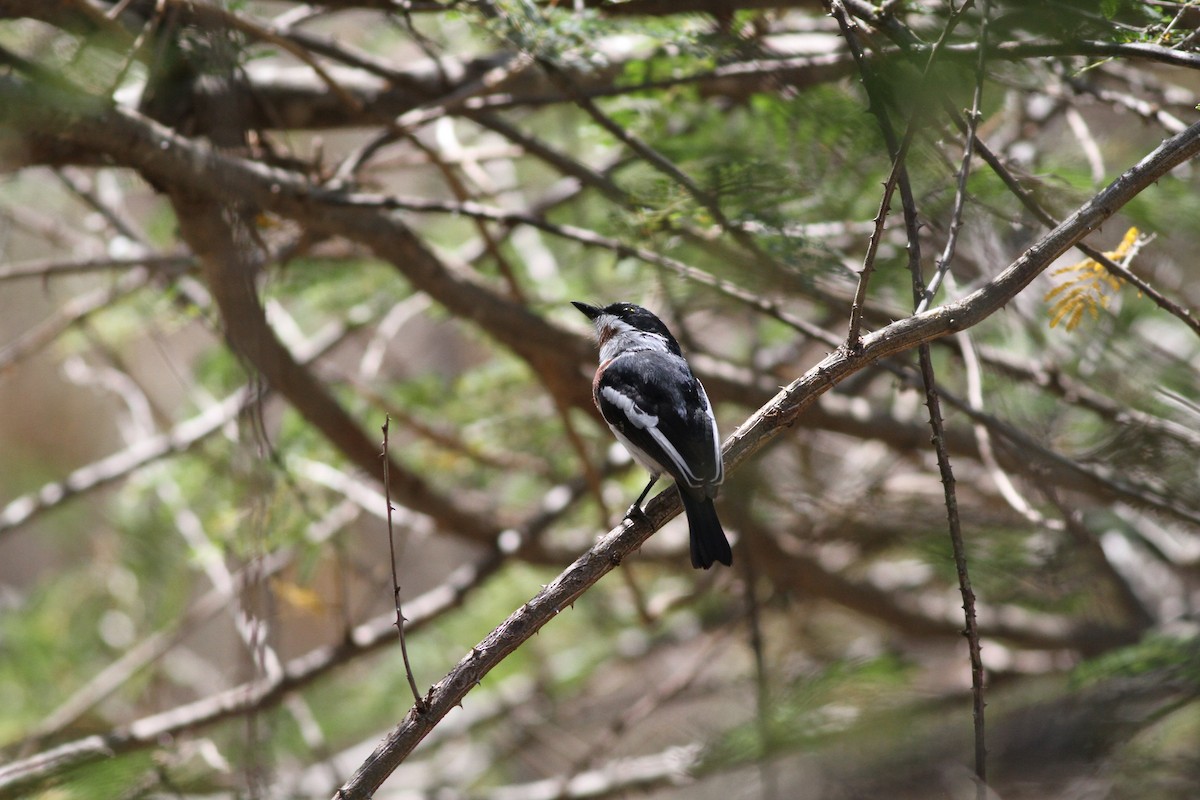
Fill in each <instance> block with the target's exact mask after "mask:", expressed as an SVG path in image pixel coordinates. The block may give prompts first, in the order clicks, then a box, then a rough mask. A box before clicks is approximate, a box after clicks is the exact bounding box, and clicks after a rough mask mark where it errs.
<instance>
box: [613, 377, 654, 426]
mask: <svg viewBox="0 0 1200 800" xmlns="http://www.w3.org/2000/svg"><path fill="white" fill-rule="evenodd" d="M600 394H601V395H603V396H604V399H605V400H607V401H608V402H610V403H612V404H613V405H614V406H616V407H617V408H618V409H620V411H621V413H622V414H624V415H625V417H626V418H627V419H628V420H629V421H630V422H632V423H633V424H634V425H636V426H637V427H639V428H641V429H642V430H646V429H655V428H657V427H658V417H656V416H654V415H653V414H647V413H646V412H645V411H642V409H640V408H638V406H637V403H635V402H633V398H632V397H630V396H628V395H624V394H621V393H620V392H619V391H617V390H616V389H614V388H613V387H611V386H604V387H601V389H600Z"/></svg>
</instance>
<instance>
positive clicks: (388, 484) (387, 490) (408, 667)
mask: <svg viewBox="0 0 1200 800" xmlns="http://www.w3.org/2000/svg"><path fill="white" fill-rule="evenodd" d="M391 421H392V419H391V417H386V416H385V417H384V419H383V451H382V452H381V453H380V454H379V456H380V459H382V461H383V491H384V500H385V501H386V503H387V534H388V554H389V555H390V556H391V564H392V602H393V603H394V604H395V606H396V635H397V636H399V637H400V655H401V657H402V658H403V659H404V674H405V676H406V677H407V678H408V688H410V689H411V690H412V696H413V702H414V704H415V706H414V707H415V708H416V709H417V713H420V712H421V710H422V704H423V703H424V701H423V700H422V699H421V692H420V691H419V690H418V689H417V679H416V678H414V677H413V671H412V663H411V662H410V661H409V660H408V643H407V642H406V641H405V640H404V622H405V619H404V612H403V611H401V610H400V578H399V576H398V575H397V574H396V532H395V530H394V529H393V527H392V480H391V476H390V475H388V471H389V470H390V468H391V461H392V456H391V453H390V452H389V451H388V426H389V425H390V424H391Z"/></svg>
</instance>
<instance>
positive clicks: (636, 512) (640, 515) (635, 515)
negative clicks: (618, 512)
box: [625, 503, 650, 523]
mask: <svg viewBox="0 0 1200 800" xmlns="http://www.w3.org/2000/svg"><path fill="white" fill-rule="evenodd" d="M625 519H627V520H629V521H630V522H633V523H637V522H647V521H649V519H650V518H649V517H647V516H646V512H645V511H644V510H643V509H642V506H641V504H640V503H634V504H633V505H631V506H630V507H629V510H628V511H626V512H625Z"/></svg>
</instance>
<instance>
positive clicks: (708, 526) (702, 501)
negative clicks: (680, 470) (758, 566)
mask: <svg viewBox="0 0 1200 800" xmlns="http://www.w3.org/2000/svg"><path fill="white" fill-rule="evenodd" d="M679 499H680V500H682V501H683V510H684V512H685V513H686V514H687V520H688V527H689V528H690V529H691V539H692V566H693V567H695V568H696V569H708V568H709V567H711V566H712V565H713V564H714V563H715V562H717V561H720V562H721V563H722V564H724V565H725V566H727V567H731V566H733V551H732V550H730V549H729V540H728V539H726V538H725V531H724V529H723V528H721V520H719V519H717V509H716V506H714V505H713V501H712V498H711V497H705V496H704V495H702V494H695V495H693V494H690V493H688V492H685V491H683V490H682V489H681V490H680V492H679Z"/></svg>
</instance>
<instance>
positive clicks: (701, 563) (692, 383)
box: [571, 301, 733, 569]
mask: <svg viewBox="0 0 1200 800" xmlns="http://www.w3.org/2000/svg"><path fill="white" fill-rule="evenodd" d="M571 304H572V305H573V306H575V308H577V309H579V310H580V311H581V312H582V313H583V315H584V316H586V317H587V318H588V319H590V320H591V321H592V324H593V325H594V326H595V329H596V338H597V339H598V341H599V347H600V366H599V367H598V368H597V369H596V377H595V378H594V379H593V381H592V397H593V399H594V400H595V401H596V407H597V408H598V409H599V410H600V415H601V416H602V417H604V421H605V422H607V423H608V427H609V428H611V429H612V432H613V435H615V436H616V437H617V441H619V442H620V443H621V444H623V445H624V446H625V449H626V450H628V451H629V454H630V455H631V456H633V459H634V460H635V461H637V463H638V464H640V465H641V466H642V467H644V468H645V469H646V470H647V471H648V472H649V473H650V482H649V483H648V484H646V488H645V489H643V490H642V493H641V494H640V495H639V496H638V499H637V500H635V501H634V502H633V505H631V506H630V507H629V511H628V512H626V517H627V518H630V519H632V518H634V517H636V516H641V515H644V514H645V512H644V511H643V510H642V507H641V505H642V501H643V500H644V499H645V498H646V495H647V494H649V493H650V489H652V488H653V487H654V484H655V483H657V482H658V479H659V478H660V477H661V476H662V474H663V473H664V472H665V473H666V474H668V475H670V476H671V477H672V478H674V479H675V487H676V489H677V490H678V491H679V499H680V500H681V501H682V502H683V510H684V512H685V513H686V514H687V520H688V528H689V529H690V532H691V536H690V539H691V555H692V566H693V567H695V568H696V569H708V568H709V567H711V566H712V565H713V564H715V563H717V562H720V563H722V564H725V565H726V566H733V551H732V550H731V549H730V547H729V540H728V539H727V538H726V537H725V530H724V529H723V528H722V527H721V520H720V519H719V518H718V517H717V509H716V506H715V505H714V503H713V498H715V497H716V495H717V490H718V489H719V487H720V486H721V482H722V481H723V480H724V477H725V472H724V465H723V464H722V462H721V437H720V435H719V434H718V433H717V421H716V418H715V417H714V416H713V411H712V404H711V403H709V402H708V395H707V394H705V392H704V386H702V385H701V383H700V381H699V380H697V379H696V376H695V375H693V374H692V370H691V367H689V366H688V363H687V361H686V360H685V359H684V357H683V352H682V351H681V350H680V349H679V342H677V341H676V340H675V337H674V336H672V335H671V331H669V330H668V329H667V326H666V325H664V324H663V322H662V320H660V319H659V318H658V317H656V316H655V315H654V314H653V313H652V312H650V311H648V310H646V309H645V308H642V307H641V306H639V305H634V304H633V303H613V304H611V305H607V306H604V307H603V308H600V307H598V306H593V305H589V304H588V303H581V302H578V301H572V303H571Z"/></svg>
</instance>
